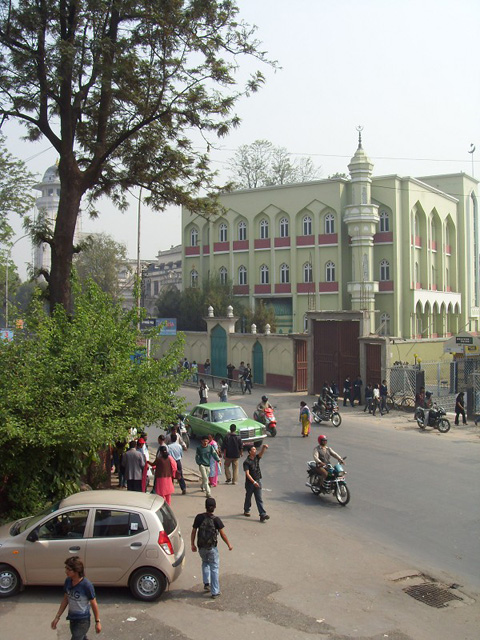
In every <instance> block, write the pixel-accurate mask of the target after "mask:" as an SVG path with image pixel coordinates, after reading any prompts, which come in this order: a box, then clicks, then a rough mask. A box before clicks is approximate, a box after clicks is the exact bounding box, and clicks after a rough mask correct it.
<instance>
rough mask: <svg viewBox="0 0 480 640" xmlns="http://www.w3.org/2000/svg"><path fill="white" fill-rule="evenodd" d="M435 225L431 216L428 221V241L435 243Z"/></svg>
mask: <svg viewBox="0 0 480 640" xmlns="http://www.w3.org/2000/svg"><path fill="white" fill-rule="evenodd" d="M436 231H437V230H436V225H435V220H434V219H433V216H432V218H431V220H430V240H431V241H432V243H433V242H435V241H436V239H437V232H436Z"/></svg>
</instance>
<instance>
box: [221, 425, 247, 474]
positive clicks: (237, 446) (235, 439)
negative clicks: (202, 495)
mask: <svg viewBox="0 0 480 640" xmlns="http://www.w3.org/2000/svg"><path fill="white" fill-rule="evenodd" d="M236 430H237V426H236V425H235V424H231V425H230V433H229V434H228V436H227V437H226V438H225V439H224V441H223V445H222V453H223V457H224V459H225V477H226V480H225V482H226V483H227V484H229V483H232V484H237V480H238V460H239V458H240V457H241V456H242V455H243V442H242V439H241V438H240V436H239V435H237V434H236V433H235V432H236ZM230 465H232V469H233V478H232V474H231V473H230Z"/></svg>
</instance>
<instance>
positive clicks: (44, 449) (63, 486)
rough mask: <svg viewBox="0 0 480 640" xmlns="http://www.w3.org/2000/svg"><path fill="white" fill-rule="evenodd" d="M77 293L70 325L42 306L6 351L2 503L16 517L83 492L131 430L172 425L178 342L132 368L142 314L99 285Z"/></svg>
mask: <svg viewBox="0 0 480 640" xmlns="http://www.w3.org/2000/svg"><path fill="white" fill-rule="evenodd" d="M75 287H76V285H75ZM74 293H75V296H74V299H75V308H74V314H73V316H69V315H68V314H67V312H66V310H65V309H64V308H63V307H62V306H61V305H58V306H57V307H56V308H55V310H54V312H53V314H52V315H51V316H49V315H47V314H46V313H45V311H44V310H43V305H42V304H41V302H40V301H39V300H36V301H35V303H34V304H32V307H33V308H32V310H31V312H30V313H29V314H28V315H27V318H26V325H25V326H26V329H25V332H24V335H23V336H20V337H16V338H15V340H14V341H13V342H10V343H7V342H2V343H0V385H1V388H2V394H0V449H1V451H2V455H1V456H0V502H1V503H2V509H3V510H10V511H11V512H12V515H13V516H15V515H22V514H26V513H29V512H30V513H31V512H32V510H34V509H36V508H38V507H39V506H40V505H44V504H45V503H46V502H47V501H49V500H54V499H57V498H60V497H62V496H65V495H67V494H69V493H71V492H73V491H75V490H78V486H79V480H80V477H81V475H82V474H83V473H84V472H85V470H86V469H87V468H88V466H89V465H90V463H91V462H92V461H93V460H95V459H96V458H97V452H98V451H99V450H101V449H103V448H105V447H106V446H108V445H109V444H111V443H113V442H115V441H116V440H120V439H126V438H127V434H128V430H129V428H130V427H137V428H139V429H141V428H142V427H144V426H145V425H147V424H151V423H152V422H153V421H155V420H157V419H158V418H159V417H160V416H161V417H162V420H166V421H168V420H172V419H173V418H174V412H175V409H174V407H173V406H172V403H171V393H172V392H175V391H177V389H178V387H179V384H180V382H181V379H180V378H179V377H177V376H173V375H171V373H170V372H171V371H172V370H173V369H174V368H175V367H176V363H177V362H178V360H179V358H180V357H181V355H182V352H183V345H182V340H181V338H178V339H177V341H176V342H175V344H174V345H173V346H172V347H171V348H170V349H169V351H168V352H167V353H166V354H165V356H163V357H162V359H161V360H159V361H155V360H152V359H147V360H144V361H142V362H141V363H140V364H135V363H134V362H133V361H132V359H131V356H132V355H133V354H134V352H135V350H136V348H137V337H138V335H137V331H136V329H135V326H136V321H137V314H136V311H135V310H134V311H132V312H130V313H124V312H123V311H122V310H121V309H120V306H119V305H117V304H115V303H114V302H113V301H112V300H111V298H110V297H109V296H108V295H107V294H105V293H103V292H101V291H100V290H99V288H98V287H97V286H96V285H95V284H94V283H91V284H90V285H89V286H88V287H87V288H86V290H85V291H83V292H82V291H80V289H79V288H78V291H77V290H76V288H74Z"/></svg>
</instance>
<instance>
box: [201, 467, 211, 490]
mask: <svg viewBox="0 0 480 640" xmlns="http://www.w3.org/2000/svg"><path fill="white" fill-rule="evenodd" d="M198 470H199V471H200V475H201V476H202V489H203V490H204V491H205V493H206V494H207V498H209V497H210V494H211V491H210V483H209V481H208V478H209V476H210V467H206V466H205V465H203V464H199V465H198Z"/></svg>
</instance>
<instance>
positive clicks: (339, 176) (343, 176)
mask: <svg viewBox="0 0 480 640" xmlns="http://www.w3.org/2000/svg"><path fill="white" fill-rule="evenodd" d="M335 178H345V180H349V179H350V176H349V175H347V174H346V173H341V172H340V171H337V172H336V173H332V174H331V175H329V176H328V179H329V180H334V179H335Z"/></svg>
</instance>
